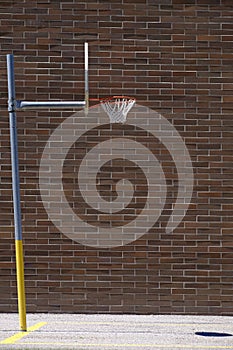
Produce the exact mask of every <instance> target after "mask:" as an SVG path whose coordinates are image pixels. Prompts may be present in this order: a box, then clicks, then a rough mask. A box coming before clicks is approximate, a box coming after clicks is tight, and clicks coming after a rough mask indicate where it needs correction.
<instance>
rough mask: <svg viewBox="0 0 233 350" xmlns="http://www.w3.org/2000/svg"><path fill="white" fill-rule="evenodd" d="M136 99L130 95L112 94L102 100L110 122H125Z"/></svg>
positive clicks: (101, 102)
mask: <svg viewBox="0 0 233 350" xmlns="http://www.w3.org/2000/svg"><path fill="white" fill-rule="evenodd" d="M135 101H136V99H135V98H134V97H128V96H112V97H108V98H103V99H101V100H100V104H101V106H102V108H103V110H104V111H105V112H106V113H107V114H108V116H109V119H110V123H125V122H126V117H127V114H128V113H129V111H130V110H131V108H132V107H133V105H134V104H135Z"/></svg>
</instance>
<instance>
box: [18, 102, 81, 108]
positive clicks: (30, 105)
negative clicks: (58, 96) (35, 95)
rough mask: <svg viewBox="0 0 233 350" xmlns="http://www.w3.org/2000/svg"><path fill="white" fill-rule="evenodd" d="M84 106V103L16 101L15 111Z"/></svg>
mask: <svg viewBox="0 0 233 350" xmlns="http://www.w3.org/2000/svg"><path fill="white" fill-rule="evenodd" d="M85 105H86V102H85V101H38V102H31V101H16V108H17V109H42V108H82V107H85Z"/></svg>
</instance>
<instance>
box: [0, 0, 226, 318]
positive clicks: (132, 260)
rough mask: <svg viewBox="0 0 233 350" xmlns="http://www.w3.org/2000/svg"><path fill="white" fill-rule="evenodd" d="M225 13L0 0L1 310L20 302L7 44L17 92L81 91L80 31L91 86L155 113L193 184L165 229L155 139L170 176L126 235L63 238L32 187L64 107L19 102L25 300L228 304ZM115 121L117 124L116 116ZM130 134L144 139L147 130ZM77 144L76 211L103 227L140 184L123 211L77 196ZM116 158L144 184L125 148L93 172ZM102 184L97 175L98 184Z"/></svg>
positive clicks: (218, 8)
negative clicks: (139, 225)
mask: <svg viewBox="0 0 233 350" xmlns="http://www.w3.org/2000/svg"><path fill="white" fill-rule="evenodd" d="M232 16H233V7H232V1H231V0H186V1H181V0H163V1H158V0H153V1H152V0H132V1H131V0H123V1H122V0H112V1H104V0H97V1H93V0H90V1H89V0H88V1H77V0H73V1H72V0H69V1H66V0H63V1H49V0H31V1H27V0H24V1H0V46H1V56H0V75H1V76H0V77H1V79H0V91H1V94H0V107H1V110H0V114H1V119H0V143H1V162H0V166H1V188H0V190H1V201H0V213H1V215H0V226H1V229H0V231H1V234H0V276H1V278H0V311H1V312H3V311H7V312H8V311H16V309H17V297H16V281H15V257H14V228H13V206H12V192H11V166H10V143H9V124H8V113H7V106H6V101H7V78H6V59H5V55H6V54H7V53H12V52H13V53H14V54H15V73H16V88H17V98H18V99H22V100H48V99H64V100H77V99H83V88H84V74H83V68H84V65H83V43H84V41H88V42H89V46H90V77H89V79H90V93H91V96H92V97H103V96H109V95H112V94H114V95H118V94H119V95H122V94H125V95H132V96H135V97H136V98H137V101H138V103H139V104H141V105H144V106H147V107H149V108H151V109H154V110H156V111H157V112H159V113H161V115H163V116H164V117H166V118H167V119H168V120H169V121H170V123H172V124H173V125H174V127H175V128H176V129H177V130H178V132H179V133H180V135H181V136H182V137H183V139H184V141H185V143H186V146H187V148H188V150H189V152H190V155H191V158H192V162H193V168H194V176H195V183H194V191H193V197H192V201H191V204H190V207H189V210H188V212H187V214H186V216H185V218H184V219H183V221H182V223H181V224H180V225H179V227H177V228H176V230H175V231H174V232H173V233H172V234H166V233H165V232H164V227H165V225H166V222H167V219H168V216H169V213H170V211H169V210H170V209H171V205H172V203H171V202H172V198H173V197H174V196H175V195H176V189H175V183H176V180H177V178H176V172H175V170H174V164H173V162H172V161H171V159H170V158H169V154H168V153H167V152H166V150H164V149H163V147H162V145H161V144H159V143H158V144H157V145H156V147H155V149H157V154H156V155H157V156H158V159H159V161H160V163H161V164H162V165H163V168H164V172H165V174H167V176H168V178H169V179H170V180H169V181H170V183H169V185H170V186H171V190H169V194H170V196H168V199H167V202H166V205H167V207H165V211H164V212H163V215H162V216H161V218H160V221H159V222H158V223H157V224H156V225H155V226H154V227H153V228H152V229H151V230H150V231H149V232H148V233H147V234H145V235H144V236H143V237H141V238H140V239H138V240H136V241H135V242H132V243H130V244H128V245H126V246H123V247H118V248H108V249H104V248H102V249H100V248H91V247H87V246H84V245H82V244H79V243H77V242H74V241H72V240H71V239H69V238H67V237H66V236H64V235H63V234H62V233H60V232H59V231H58V229H57V228H56V227H55V226H54V225H53V223H52V222H51V221H50V220H49V219H48V215H47V213H46V211H45V209H44V206H43V204H42V201H41V196H40V191H39V165H40V159H41V155H42V152H43V149H44V147H45V145H46V142H47V140H48V138H49V136H50V135H51V134H52V132H53V131H54V130H55V128H56V127H57V126H58V125H59V124H60V123H61V121H63V120H65V118H66V117H68V116H70V115H71V112H67V111H66V112H65V111H64V112H60V111H53V112H51V111H39V112H36V111H20V112H18V113H17V116H18V133H19V161H20V177H21V197H22V198H21V199H22V218H23V236H24V249H25V278H26V290H27V304H28V311H31V312H34V311H38V312H47V311H50V312H87V313H92V312H99V313H100V312H112V313H114V312H118V313H123V312H128V313H174V314H175V313H189V314H216V315H221V314H222V315H223V314H224V315H231V314H233V304H232V296H233V293H232V289H233V277H232V253H233V229H232V209H233V202H232V193H233V190H232V186H233V182H232V175H233V174H232V158H233V157H232V111H233V98H232V87H233V82H232V68H233V67H232V61H233V60H232V59H233V54H232V40H233V32H232ZM107 128H108V126H106V130H107ZM106 130H104V129H101V130H100V131H99V132H98V133H97V134H96V135H95V134H92V135H89V138H88V137H87V139H86V140H85V142H84V144H83V148H82V147H81V148H80V149H81V150H82V151H83V152H85V150H86V149H88V148H91V147H92V146H93V144H95V143H96V142H98V140H99V138H100V139H101V140H103V139H104V137H105V135H106V132H108V130H107V131H106ZM114 132H116V133H118V135H120V136H121V137H123V136H124V135H125V134H124V132H125V131H124V130H123V129H122V128H121V127H118V128H116V130H115V131H114ZM128 132H130V130H128ZM132 133H133V135H134V131H133V132H132ZM135 137H141V141H142V142H144V143H146V142H148V144H149V143H150V142H151V140H148V134H146V133H145V135H142V136H140V135H136V136H135ZM155 152H156V151H155ZM79 157H80V154H76V153H75V149H72V150H71V151H70V152H69V156H68V157H67V159H66V162H65V164H64V171H65V175H64V188H65V190H66V192H67V193H66V194H67V198H68V199H69V202H70V203H71V205H73V207H74V210H76V211H82V210H83V213H82V212H81V213H80V212H79V214H80V215H83V216H85V217H86V220H92V222H93V223H94V224H98V222H99V221H100V220H101V224H102V225H105V226H106V227H112V226H114V225H116V226H117V225H120V224H122V223H123V222H125V220H126V221H127V220H129V219H130V218H131V217H130V215H132V216H134V215H136V214H137V213H138V210H140V208H141V207H142V206H143V204H142V202H143V201H144V198H143V196H142V198H141V199H140V195H139V196H138V200H136V201H135V204H136V207H135V208H134V209H132V210H131V212H128V215H129V216H128V217H126V216H125V217H124V215H118V216H117V217H116V218H115V219H114V217H111V218H109V217H108V216H104V215H103V216H101V217H100V216H98V215H96V213H94V212H93V211H91V210H90V211H88V210H86V209H85V207H84V206H81V207H80V206H79V207H78V208H76V207H75V206H76V205H77V203H76V202H75V200H74V198H73V197H72V189H73V188H74V187H75V186H76V182H75V181H76V180H75V177H74V171H75V170H76V168H75V167H77V164H78V162H79V159H80V158H79ZM75 161H77V163H76V162H75ZM109 167H111V170H110V173H109ZM115 170H117V171H119V172H122V171H124V172H126V173H128V174H131V176H132V173H133V174H134V175H133V181H134V182H135V183H136V182H137V181H139V184H138V186H139V187H138V193H140V194H142V193H143V191H144V192H145V193H146V191H147V185H146V180H145V177H144V176H143V174H142V173H141V172H140V169H138V168H137V167H135V166H134V165H132V163H129V162H127V161H124V162H123V161H122V162H121V161H120V162H119V161H118V162H117V161H115V162H112V164H106V167H105V168H104V169H102V171H103V174H104V175H101V174H100V178H101V176H103V177H104V179H105V180H106V178H105V177H106V176H108V177H109V176H110V177H111V173H112V174H114V171H115ZM72 174H73V175H72ZM169 174H170V175H169ZM171 174H173V179H172V178H171ZM169 176H170V177H169ZM105 185H106V184H105ZM172 186H173V187H172ZM112 189H113V188H112V187H111V185H109V184H108V185H107V186H104V185H103V186H102V187H101V186H100V187H99V190H100V193H101V195H102V196H103V197H108V196H109V191H111V190H112ZM113 190H114V189H113ZM101 191H102V192H101ZM80 202H81V199H80Z"/></svg>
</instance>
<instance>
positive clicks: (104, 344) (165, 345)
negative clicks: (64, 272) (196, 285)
mask: <svg viewBox="0 0 233 350" xmlns="http://www.w3.org/2000/svg"><path fill="white" fill-rule="evenodd" d="M21 344H22V345H58V346H72V347H77V346H80V347H90V346H93V348H94V349H96V347H108V348H109V347H111V348H124V349H125V348H159V349H162V348H164V349H166V348H173V349H181V348H182V349H233V345H232V346H227V345H201V344H199V345H185V344H184V345H177V344H107V343H67V342H66V343H62V342H44V343H42V342H27V341H26V342H23V343H21Z"/></svg>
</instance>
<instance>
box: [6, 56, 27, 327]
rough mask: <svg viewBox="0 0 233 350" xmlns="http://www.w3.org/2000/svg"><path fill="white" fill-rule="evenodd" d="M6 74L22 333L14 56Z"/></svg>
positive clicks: (23, 301)
mask: <svg viewBox="0 0 233 350" xmlns="http://www.w3.org/2000/svg"><path fill="white" fill-rule="evenodd" d="M7 74H8V112H9V120H10V142H11V165H12V189H13V202H14V225H15V249H16V270H17V291H18V311H19V320H20V328H21V330H22V331H27V324H26V297H25V286H24V257H23V242H22V222H21V204H20V181H19V165H18V139H17V123H16V113H15V80H14V56H13V55H7Z"/></svg>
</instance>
